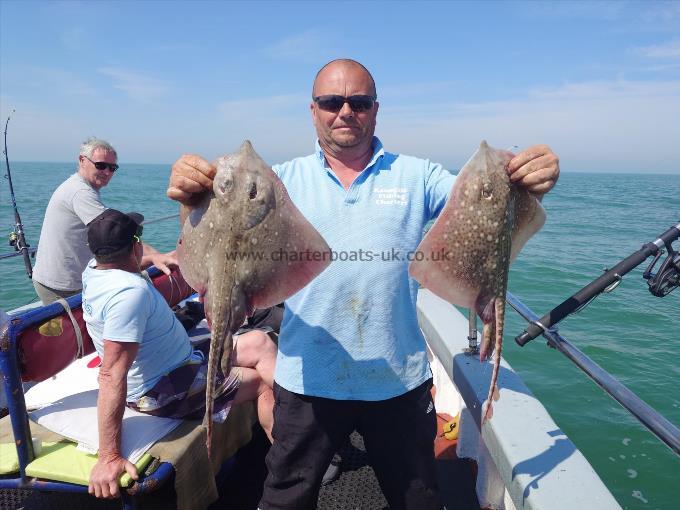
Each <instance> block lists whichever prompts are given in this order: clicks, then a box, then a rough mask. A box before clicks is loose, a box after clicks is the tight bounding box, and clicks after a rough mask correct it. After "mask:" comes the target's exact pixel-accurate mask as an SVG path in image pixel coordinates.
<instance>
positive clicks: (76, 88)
mask: <svg viewBox="0 0 680 510" xmlns="http://www.w3.org/2000/svg"><path fill="white" fill-rule="evenodd" d="M24 72H25V75H24V79H25V82H24V83H25V86H26V87H27V88H28V89H38V91H44V92H41V93H47V94H52V93H55V92H56V93H58V94H62V95H65V96H85V97H92V96H95V95H97V91H96V89H95V88H94V87H93V86H92V85H91V84H90V83H89V82H88V81H87V80H85V79H83V78H81V77H80V76H79V75H77V74H75V73H73V72H71V71H67V70H65V69H55V68H50V67H29V68H27V69H25V70H24Z"/></svg>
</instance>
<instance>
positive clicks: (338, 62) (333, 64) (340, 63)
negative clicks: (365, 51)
mask: <svg viewBox="0 0 680 510" xmlns="http://www.w3.org/2000/svg"><path fill="white" fill-rule="evenodd" d="M338 67H355V68H359V69H361V71H362V72H364V73H366V76H367V77H368V79H369V81H370V83H371V94H372V95H373V97H374V98H376V99H377V97H378V94H377V92H376V89H375V80H374V79H373V76H372V75H371V73H370V71H369V70H368V69H366V68H365V67H364V66H363V65H362V64H360V63H359V62H357V61H356V60H352V59H351V58H338V59H335V60H331V61H330V62H328V63H327V64H326V65H325V66H323V67H322V68H321V69H319V72H318V73H316V76H315V77H314V85H313V86H312V97H314V96H316V95H317V94H316V84H317V82H318V81H319V78H320V77H322V76H323V75H324V74H326V73H327V72H330V71H333V70H335V69H337V68H338Z"/></svg>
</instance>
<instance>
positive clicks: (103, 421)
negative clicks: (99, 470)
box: [97, 367, 127, 459]
mask: <svg viewBox="0 0 680 510" xmlns="http://www.w3.org/2000/svg"><path fill="white" fill-rule="evenodd" d="M126 394H127V381H126V375H125V374H122V375H121V374H116V373H111V372H109V371H106V370H104V367H102V368H101V369H100V372H99V398H98V400H97V423H98V426H99V458H100V459H104V458H107V457H112V456H120V444H121V436H122V430H123V412H124V411H125V397H126Z"/></svg>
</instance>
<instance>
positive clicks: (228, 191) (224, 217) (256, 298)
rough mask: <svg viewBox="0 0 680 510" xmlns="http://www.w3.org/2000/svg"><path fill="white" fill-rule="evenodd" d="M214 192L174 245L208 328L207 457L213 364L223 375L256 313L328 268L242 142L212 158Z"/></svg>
mask: <svg viewBox="0 0 680 510" xmlns="http://www.w3.org/2000/svg"><path fill="white" fill-rule="evenodd" d="M214 164H215V167H216V168H217V173H216V175H215V179H214V181H213V189H212V191H211V192H208V193H206V194H205V196H203V197H202V198H201V200H200V202H199V203H198V204H197V205H196V206H195V207H193V208H192V210H191V212H190V213H189V215H188V217H187V219H186V220H185V222H184V225H183V228H182V233H181V236H180V239H179V241H178V243H177V256H178V259H179V266H180V269H181V271H182V274H183V275H184V278H185V279H186V281H187V282H188V283H189V284H190V285H191V286H192V287H193V288H194V289H195V290H196V291H197V292H198V294H199V296H200V297H201V299H202V300H203V301H204V303H205V311H206V316H207V318H208V322H209V324H210V327H211V332H212V334H211V339H210V355H209V361H208V374H207V387H206V413H205V419H204V425H205V426H206V428H207V440H206V446H207V448H208V453H209V454H210V448H211V437H212V421H213V420H212V415H213V403H214V400H213V399H214V396H215V378H216V376H217V370H218V363H220V360H221V371H222V373H223V374H225V376H226V374H228V373H229V370H230V368H231V367H230V359H231V351H232V335H233V334H234V332H236V331H237V330H238V328H239V327H240V326H241V325H242V324H243V322H244V320H245V319H246V317H247V316H249V315H252V313H253V311H254V310H255V309H256V308H267V307H270V306H274V305H276V304H278V303H281V302H282V301H284V300H285V299H286V298H288V297H290V296H291V295H293V294H295V293H296V292H297V291H299V290H300V289H302V288H303V287H304V286H305V285H307V284H308V283H309V282H310V281H312V280H313V279H314V278H315V277H316V276H317V275H319V274H320V273H321V272H322V271H323V270H324V269H325V268H326V267H327V266H328V265H329V264H330V260H331V258H330V248H329V246H328V245H327V244H326V241H325V240H324V239H323V237H321V234H319V232H317V231H316V229H315V228H314V227H313V226H312V224H311V223H309V221H307V219H306V218H305V217H304V216H303V215H302V213H301V212H300V211H299V210H298V209H297V207H295V205H294V204H293V202H292V201H291V200H290V197H289V196H288V193H287V192H286V189H285V187H284V186H283V184H282V183H281V181H280V180H279V178H278V177H277V175H276V174H275V173H274V172H273V171H272V169H271V168H270V167H269V166H268V165H267V164H266V163H265V162H264V161H263V160H262V159H261V158H260V156H258V154H257V153H256V152H255V150H254V149H253V147H252V145H251V144H250V142H249V141H247V140H246V141H245V142H244V143H243V145H241V147H240V148H239V150H238V151H237V152H235V153H233V154H229V155H226V156H222V157H220V158H218V159H217V160H216V161H215V163H214Z"/></svg>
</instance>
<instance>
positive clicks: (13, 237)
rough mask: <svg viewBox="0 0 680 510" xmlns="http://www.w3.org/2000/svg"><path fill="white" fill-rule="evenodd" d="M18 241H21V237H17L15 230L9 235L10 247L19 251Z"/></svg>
mask: <svg viewBox="0 0 680 510" xmlns="http://www.w3.org/2000/svg"><path fill="white" fill-rule="evenodd" d="M18 241H19V236H18V235H17V233H16V232H15V231H14V230H12V231H11V232H10V233H9V245H10V246H14V249H15V250H18V249H19V248H17V242H18Z"/></svg>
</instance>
